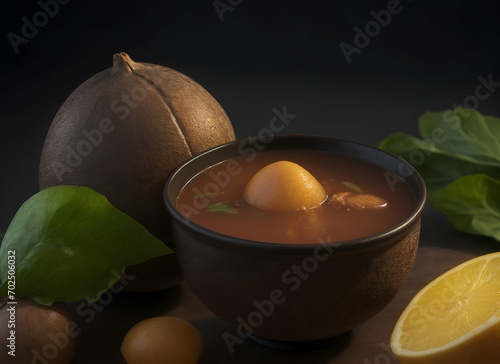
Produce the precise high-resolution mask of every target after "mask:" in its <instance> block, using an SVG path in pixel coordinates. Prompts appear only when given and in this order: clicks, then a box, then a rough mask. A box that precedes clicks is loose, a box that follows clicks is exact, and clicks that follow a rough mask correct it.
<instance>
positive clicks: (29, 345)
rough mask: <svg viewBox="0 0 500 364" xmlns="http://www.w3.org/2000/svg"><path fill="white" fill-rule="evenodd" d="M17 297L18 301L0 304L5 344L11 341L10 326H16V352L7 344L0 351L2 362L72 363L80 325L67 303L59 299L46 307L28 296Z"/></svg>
mask: <svg viewBox="0 0 500 364" xmlns="http://www.w3.org/2000/svg"><path fill="white" fill-rule="evenodd" d="M15 301H16V302H17V304H16V305H10V304H8V303H7V302H8V301H7V299H6V300H5V301H3V302H2V303H1V304H0V340H2V343H3V344H6V345H10V344H11V339H9V337H11V334H12V333H11V330H15V334H14V337H15V338H14V339H13V343H14V345H15V348H14V349H15V356H12V355H9V354H8V352H9V351H11V350H12V348H9V347H8V346H7V347H4V348H3V349H2V350H1V351H0V363H5V364H18V363H19V364H26V363H35V362H36V363H38V362H41V363H50V364H69V363H71V361H72V360H73V358H74V356H75V349H76V335H77V327H76V324H75V323H74V322H73V321H72V319H71V315H70V313H69V310H68V308H67V307H66V305H65V304H64V303H61V302H56V303H54V304H53V305H52V306H50V307H47V306H42V305H39V304H37V303H35V302H33V301H32V300H30V299H28V298H17V299H16V300H15ZM12 307H14V308H15V311H13V310H12ZM9 324H10V326H11V327H9ZM12 324H15V328H13V327H12Z"/></svg>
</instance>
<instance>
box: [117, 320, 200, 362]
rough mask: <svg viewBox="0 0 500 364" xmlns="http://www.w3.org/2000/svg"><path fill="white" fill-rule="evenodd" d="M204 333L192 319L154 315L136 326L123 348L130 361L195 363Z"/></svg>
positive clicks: (128, 335) (198, 356)
mask: <svg viewBox="0 0 500 364" xmlns="http://www.w3.org/2000/svg"><path fill="white" fill-rule="evenodd" d="M203 348H204V343H203V337H202V336H201V334H200V332H199V331H198V329H197V328H196V327H194V326H193V325H192V324H191V323H189V322H187V321H185V320H183V319H180V318H177V317H167V316H161V317H153V318H150V319H147V320H144V321H141V322H139V323H138V324H136V325H135V326H133V327H132V328H131V329H130V330H129V332H127V335H125V338H124V339H123V342H122V346H121V352H122V355H123V357H124V358H125V360H126V361H127V363H128V364H143V363H144V364H145V363H147V364H164V363H175V364H196V363H198V361H199V360H200V358H201V356H202V354H203Z"/></svg>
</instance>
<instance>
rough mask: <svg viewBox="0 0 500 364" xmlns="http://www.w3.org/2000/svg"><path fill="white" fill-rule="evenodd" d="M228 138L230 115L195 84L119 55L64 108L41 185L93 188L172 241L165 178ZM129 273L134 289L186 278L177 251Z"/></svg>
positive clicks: (50, 137) (47, 148) (46, 153)
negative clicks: (164, 197)
mask: <svg viewBox="0 0 500 364" xmlns="http://www.w3.org/2000/svg"><path fill="white" fill-rule="evenodd" d="M231 140H234V132H233V128H232V125H231V123H230V121H229V119H228V117H227V115H226V113H225V112H224V110H223V109H222V107H221V106H220V105H219V103H218V102H217V101H216V100H215V99H214V98H213V97H212V96H211V95H210V94H209V93H208V92H207V91H206V90H205V89H204V88H203V87H201V86H200V85H199V84H198V83H196V82H195V81H193V80H192V79H190V78H189V77H187V76H185V75H183V74H182V73H179V72H177V71H175V70H173V69H170V68H167V67H163V66H159V65H154V64H148V63H136V62H134V61H132V59H130V57H129V56H128V55H127V54H126V53H123V52H122V53H118V54H115V55H114V57H113V67H112V68H109V69H106V70H104V71H102V72H100V73H98V74H96V75H94V76H93V77H91V78H90V79H88V80H87V81H85V82H84V83H83V84H81V85H80V86H79V87H78V88H77V89H76V90H75V91H73V93H72V94H71V95H70V96H69V97H68V99H67V100H66V101H65V102H64V104H63V105H62V106H61V108H60V109H59V111H58V113H57V115H56V116H55V118H54V120H53V122H52V125H51V126H50V130H49V132H48V134H47V138H46V140H45V144H44V147H43V151H42V157H41V162H40V174H39V181H40V188H42V189H43V188H48V187H51V186H56V185H77V186H85V187H90V188H92V189H93V190H95V191H97V192H99V193H101V194H102V195H104V196H106V197H107V198H108V200H109V201H110V202H111V203H112V204H113V205H114V206H115V207H116V208H117V209H119V210H121V211H122V212H124V213H126V214H128V215H129V216H131V217H132V218H134V219H135V220H137V221H138V222H140V223H141V224H143V225H144V226H145V227H146V228H147V229H148V230H149V231H150V232H151V233H152V234H153V235H155V236H156V237H157V238H159V239H160V240H162V241H163V242H164V243H166V244H167V245H171V242H172V236H171V235H172V234H171V228H170V217H169V215H168V213H167V210H166V208H165V206H164V203H163V197H162V196H163V186H164V184H165V182H166V180H167V177H168V176H169V174H170V173H171V172H172V171H173V169H175V168H176V167H177V166H178V165H179V164H180V163H182V162H183V161H185V160H186V159H188V158H189V157H191V156H193V155H195V154H197V153H200V152H202V151H204V150H206V149H209V148H211V147H215V146H217V145H219V144H223V143H226V142H229V141H231ZM137 243H138V244H140V243H141V242H137ZM127 273H128V274H129V275H134V276H137V277H136V278H135V279H133V280H131V281H129V282H127V286H126V287H125V289H126V290H130V291H152V290H160V289H164V288H168V287H171V286H173V285H175V284H177V283H178V282H179V281H180V280H181V275H180V270H179V267H178V264H177V258H176V257H175V254H172V255H168V256H164V257H160V258H155V259H152V260H150V261H148V262H145V263H143V264H139V265H136V266H133V267H129V268H128V269H127Z"/></svg>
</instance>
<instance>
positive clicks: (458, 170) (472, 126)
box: [380, 108, 500, 192]
mask: <svg viewBox="0 0 500 364" xmlns="http://www.w3.org/2000/svg"><path fill="white" fill-rule="evenodd" d="M419 131H420V133H421V135H422V139H418V138H415V137H412V136H409V135H406V134H403V133H396V134H393V135H391V136H389V137H388V138H386V139H385V140H383V141H382V143H381V144H380V147H381V148H382V149H385V150H387V151H389V152H391V153H394V154H396V155H398V156H400V157H402V158H403V159H405V160H407V161H408V162H410V163H411V164H412V165H413V166H414V167H415V168H416V169H417V170H418V172H419V173H420V174H421V175H422V177H423V178H424V180H425V182H426V185H427V188H428V189H429V191H431V192H433V191H437V190H439V189H441V188H443V187H445V186H446V185H448V184H449V183H451V182H453V181H455V180H457V179H459V178H460V177H462V176H466V175H470V174H475V173H484V174H487V175H490V176H492V177H494V178H497V179H500V119H498V118H495V117H493V116H484V115H482V114H480V113H479V112H477V111H474V110H468V109H464V108H458V109H455V110H447V111H443V112H426V113H425V114H423V115H422V116H421V117H420V119H419Z"/></svg>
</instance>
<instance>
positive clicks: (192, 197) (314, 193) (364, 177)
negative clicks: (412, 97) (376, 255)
mask: <svg viewBox="0 0 500 364" xmlns="http://www.w3.org/2000/svg"><path fill="white" fill-rule="evenodd" d="M283 161H286V162H287V164H279V163H280V162H283ZM276 162H278V165H279V167H280V168H278V172H277V171H276V170H272V169H270V168H267V167H270V165H271V164H272V163H276ZM290 162H292V163H290ZM288 163H289V164H288ZM292 164H294V165H292ZM276 165H277V164H274V167H276ZM297 165H298V166H297ZM265 167H266V168H265ZM288 167H291V168H290V169H288ZM266 170H267V172H266V173H262V171H266ZM304 170H305V172H304ZM384 172H385V170H383V169H382V168H380V167H378V166H375V165H373V164H370V163H368V162H365V161H362V160H359V159H357V158H353V157H346V156H341V155H336V154H332V153H325V152H318V151H309V150H286V151H266V152H261V153H257V154H256V155H255V156H254V158H253V159H252V158H251V157H249V156H241V157H237V158H234V159H230V160H227V161H224V162H221V163H219V164H217V165H214V166H212V167H210V168H208V169H206V170H204V171H202V172H201V173H199V174H198V175H197V176H195V177H194V178H193V179H192V180H191V181H190V182H189V183H188V184H187V185H186V186H185V187H184V188H183V189H182V191H181V193H180V195H179V198H178V200H177V210H179V211H180V212H181V213H182V214H183V215H184V216H186V217H187V218H188V219H190V220H191V221H193V222H194V223H196V224H198V225H200V226H203V227H205V228H207V229H209V230H212V231H216V232H218V233H221V234H225V235H230V236H234V237H238V238H242V239H249V240H254V241H261V242H268V243H282V244H314V243H322V242H325V241H327V242H338V241H344V240H351V239H356V238H360V237H364V236H368V235H373V234H376V233H379V232H382V231H384V230H387V229H389V228H391V227H393V226H395V225H397V224H399V223H401V222H402V221H403V220H405V219H406V218H407V217H408V216H409V215H410V213H411V212H412V211H413V209H414V208H415V200H414V198H413V195H412V194H411V192H410V190H409V188H408V186H406V185H405V184H404V183H396V184H395V185H393V187H394V188H395V190H394V191H392V190H391V186H390V185H389V184H388V181H387V180H386V178H385V175H384ZM293 173H297V175H298V176H299V178H298V179H295V177H294V175H293ZM301 173H302V174H301ZM280 175H281V176H285V177H282V178H278V177H279V176H280ZM259 176H261V177H260V178H259V185H258V186H255V185H252V184H251V183H249V181H255V180H256V178H254V177H259ZM262 176H264V177H266V178H267V179H268V181H269V182H268V183H269V186H268V188H267V189H264V190H263V188H265V185H266V181H267V180H266V179H265V178H263V177H262ZM304 176H305V177H304ZM300 178H302V179H303V184H304V186H301V183H302V182H300ZM290 181H291V183H292V185H289V183H290ZM315 181H319V188H318V186H316V185H315V184H316V183H317V182H315ZM250 191H254V193H255V191H257V193H256V196H257V197H256V196H252V195H251V193H250ZM270 192H272V193H270ZM249 193H250V195H249ZM324 193H326V198H324V197H325V196H324ZM293 194H296V195H293ZM299 195H304V196H306V197H305V198H307V199H310V200H307V201H306V200H301V197H300V196H299ZM299 197H300V198H299ZM266 198H267V199H268V200H269V201H266ZM280 200H283V201H280ZM255 201H258V203H254V202H255ZM297 201H298V202H297ZM280 203H282V205H281V204H280ZM270 206H277V207H276V208H269V207H270ZM283 206H284V207H283ZM282 207H283V208H282Z"/></svg>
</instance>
